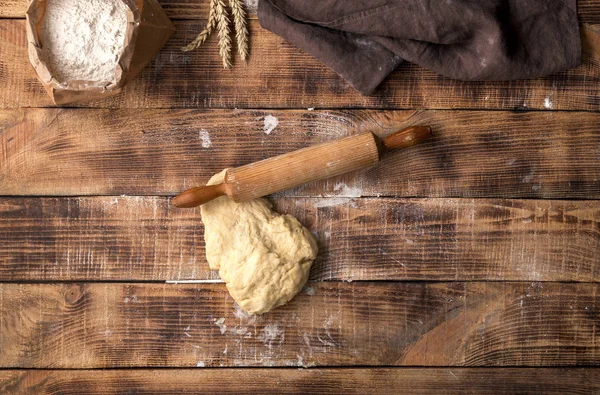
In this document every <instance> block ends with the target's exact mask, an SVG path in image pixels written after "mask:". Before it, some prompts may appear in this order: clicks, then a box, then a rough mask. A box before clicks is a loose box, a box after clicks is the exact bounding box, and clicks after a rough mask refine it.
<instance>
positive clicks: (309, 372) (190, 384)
mask: <svg viewBox="0 0 600 395" xmlns="http://www.w3.org/2000/svg"><path fill="white" fill-rule="evenodd" d="M598 373H599V372H598V371H597V370H596V369H578V368H567V369H553V368H539V369H514V368H512V369H511V368H495V369H494V368H492V369H470V368H452V369H448V368H445V369H439V368H438V369H436V368H429V369H424V368H406V369H397V368H382V369H364V368H355V369H277V370H275V369H230V370H225V369H202V370H199V369H177V370H175V369H169V370H138V369H127V370H71V371H65V370H29V371H23V370H5V371H0V392H8V393H11V392H24V393H27V392H28V391H29V392H31V393H36V394H64V393H73V392H84V393H86V394H90V395H91V394H115V393H125V394H130V393H135V394H151V393H160V394H165V395H169V394H174V395H178V394H181V393H182V392H183V393H209V392H213V391H214V390H215V388H217V386H219V384H220V383H227V385H223V386H220V388H219V391H218V393H220V394H240V393H251V394H301V395H304V394H309V393H310V394H315V393H322V394H336V393H339V392H343V393H345V394H357V395H364V394H367V393H368V394H374V395H378V394H390V393H403V394H406V393H411V394H431V393H437V394H439V393H445V394H452V395H463V394H465V393H467V394H472V393H477V394H490V395H498V394H506V395H513V394H523V393H534V392H536V391H539V389H540V388H544V394H556V395H564V394H568V393H574V394H597V393H598V392H599V391H600V379H599V377H600V375H599V374H598ZM231 376H233V377H235V378H236V379H235V380H231Z"/></svg>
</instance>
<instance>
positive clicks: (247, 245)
mask: <svg viewBox="0 0 600 395" xmlns="http://www.w3.org/2000/svg"><path fill="white" fill-rule="evenodd" d="M226 171H227V169H225V170H223V171H222V172H220V173H218V174H215V175H214V176H213V177H212V178H211V179H210V181H209V182H208V184H207V185H214V184H220V183H221V182H222V181H223V179H224V178H225V173H226ZM271 207H272V205H271V203H269V201H267V200H266V199H254V200H252V201H249V202H243V203H236V202H234V201H233V200H232V199H230V198H229V197H227V196H223V197H220V198H218V199H215V200H213V201H211V202H209V203H206V204H204V205H203V206H202V208H201V210H202V221H203V222H204V227H205V231H204V240H205V241H206V259H207V260H208V265H209V267H210V268H211V269H212V270H218V271H219V275H220V276H221V279H223V280H224V281H225V282H226V285H227V289H228V290H229V293H230V294H231V296H232V297H233V299H234V300H235V301H236V302H237V303H238V304H239V305H240V307H241V308H242V309H244V310H246V311H247V312H248V313H251V314H260V313H265V312H267V311H269V310H271V309H274V308H275V307H277V306H281V305H282V304H285V303H287V302H288V301H290V300H291V299H292V298H293V297H294V295H296V294H297V293H298V292H299V291H300V290H301V289H302V287H303V286H304V284H305V283H306V280H307V279H308V272H309V271H310V267H311V265H312V262H313V261H314V259H315V257H316V256H317V243H316V241H315V239H314V237H313V236H312V235H311V234H310V232H309V231H308V230H307V229H306V228H305V227H304V226H302V224H300V222H298V220H297V219H296V218H294V217H292V216H290V215H279V214H277V213H276V212H274V211H272V210H271Z"/></svg>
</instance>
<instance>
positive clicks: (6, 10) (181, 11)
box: [0, 0, 600, 23]
mask: <svg viewBox="0 0 600 395" xmlns="http://www.w3.org/2000/svg"><path fill="white" fill-rule="evenodd" d="M29 1H30V0H2V1H0V18H24V17H25V11H26V10H27V5H28V4H29ZM159 2H160V4H161V6H162V7H163V9H164V10H165V12H166V13H167V15H168V16H169V17H170V18H172V19H205V18H206V17H207V15H208V0H201V1H199V0H160V1H159ZM244 3H245V4H246V10H247V11H249V17H250V18H252V19H256V18H257V16H256V5H257V1H256V0H244ZM577 6H578V13H579V20H580V22H582V23H600V2H599V1H598V0H578V1H577Z"/></svg>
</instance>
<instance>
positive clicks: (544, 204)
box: [0, 197, 600, 282]
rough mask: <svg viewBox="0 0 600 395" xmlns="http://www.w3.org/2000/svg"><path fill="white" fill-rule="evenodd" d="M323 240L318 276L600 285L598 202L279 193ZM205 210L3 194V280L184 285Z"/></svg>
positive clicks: (196, 270)
mask: <svg viewBox="0 0 600 395" xmlns="http://www.w3.org/2000/svg"><path fill="white" fill-rule="evenodd" d="M274 203H275V207H276V209H277V210H278V211H280V212H284V213H290V214H292V215H294V216H296V217H297V218H298V219H299V220H300V221H301V222H302V223H304V224H305V225H306V226H307V227H308V228H309V229H310V230H311V231H312V232H313V234H315V236H316V237H317V240H318V242H319V244H320V254H319V257H318V259H317V261H316V262H315V264H314V267H313V269H312V272H311V273H312V274H311V279H312V280H313V281H322V280H461V281H462V280H504V281H506V280H523V281H582V282H597V281H600V257H599V256H598V251H600V232H599V230H600V204H599V203H598V202H597V201H548V200H543V201H537V200H483V199H482V200H470V199H384V198H379V199H364V198H363V199H352V198H329V199H328V198H300V199H291V198H277V199H274ZM203 233H204V229H203V227H202V223H201V219H200V210H198V209H194V210H178V209H174V208H173V207H172V206H170V205H169V202H168V200H167V199H165V198H157V197H133V198H128V197H120V198H119V197H116V198H112V197H108V198H58V199H54V198H42V199H39V198H37V199H36V198H33V199H32V198H27V199H24V198H3V199H1V200H0V240H2V243H1V245H0V281H39V280H42V281H57V280H58V281H72V280H82V281H90V280H94V281H95V280H120V281H123V280H136V281H137V280H145V281H147V280H152V281H165V280H185V279H213V278H218V277H217V274H216V272H211V271H209V270H208V265H207V263H206V260H205V250H204V241H203Z"/></svg>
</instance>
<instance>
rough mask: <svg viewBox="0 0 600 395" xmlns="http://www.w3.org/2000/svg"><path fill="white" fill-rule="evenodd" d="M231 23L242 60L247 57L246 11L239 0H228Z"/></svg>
mask: <svg viewBox="0 0 600 395" xmlns="http://www.w3.org/2000/svg"><path fill="white" fill-rule="evenodd" d="M229 6H230V7H231V14H232V15H233V23H234V25H235V38H236V40H237V48H238V53H239V54H240V57H241V58H242V60H244V61H245V60H246V59H248V26H247V25H246V11H244V7H243V6H242V2H241V1H240V0H229Z"/></svg>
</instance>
